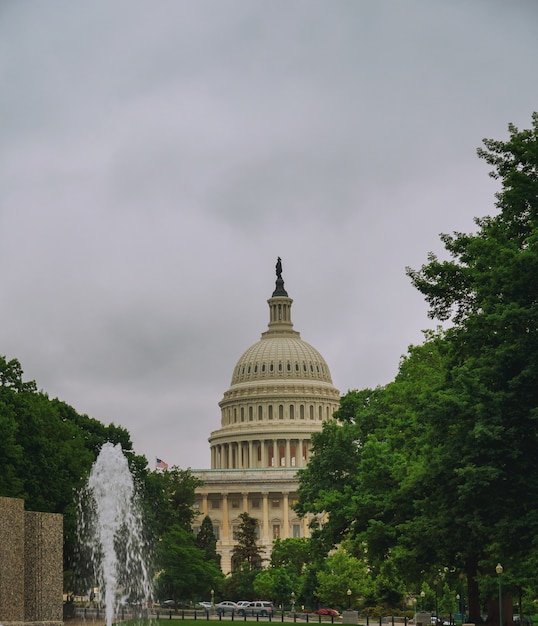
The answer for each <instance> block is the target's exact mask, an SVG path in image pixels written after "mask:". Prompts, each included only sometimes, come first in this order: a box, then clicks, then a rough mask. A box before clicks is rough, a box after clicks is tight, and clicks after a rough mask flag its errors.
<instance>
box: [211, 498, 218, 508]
mask: <svg viewBox="0 0 538 626" xmlns="http://www.w3.org/2000/svg"><path fill="white" fill-rule="evenodd" d="M211 508H212V509H220V500H211Z"/></svg>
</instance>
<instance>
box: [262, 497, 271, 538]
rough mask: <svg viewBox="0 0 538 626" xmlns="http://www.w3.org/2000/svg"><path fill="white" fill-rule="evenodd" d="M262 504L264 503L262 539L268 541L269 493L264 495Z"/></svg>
mask: <svg viewBox="0 0 538 626" xmlns="http://www.w3.org/2000/svg"><path fill="white" fill-rule="evenodd" d="M262 502H263V525H262V532H263V537H262V539H268V537H269V494H268V493H267V492H264V493H262Z"/></svg>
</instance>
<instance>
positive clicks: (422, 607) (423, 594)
mask: <svg viewBox="0 0 538 626" xmlns="http://www.w3.org/2000/svg"><path fill="white" fill-rule="evenodd" d="M425 595H426V592H425V591H424V589H423V590H422V591H421V592H420V610H421V611H424V596H425Z"/></svg>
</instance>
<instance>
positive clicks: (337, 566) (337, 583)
mask: <svg viewBox="0 0 538 626" xmlns="http://www.w3.org/2000/svg"><path fill="white" fill-rule="evenodd" d="M317 582H318V585H317V588H316V594H317V596H318V597H319V599H320V600H321V602H322V603H323V604H325V605H328V606H338V607H346V608H347V605H348V602H350V603H353V606H354V607H356V606H357V605H358V604H359V603H361V602H362V601H363V599H364V598H365V597H366V596H367V595H368V591H369V589H368V571H367V567H366V563H365V561H364V560H363V559H357V558H356V557H354V556H352V555H350V554H349V553H348V552H347V550H346V549H345V548H343V547H340V548H338V550H336V551H335V552H333V553H332V554H330V555H329V556H328V557H327V559H326V561H325V564H324V567H323V568H322V569H321V570H319V571H318V574H317ZM348 589H349V590H350V591H351V594H350V595H349V596H348V593H347V591H348Z"/></svg>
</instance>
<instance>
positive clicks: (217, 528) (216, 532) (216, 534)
mask: <svg viewBox="0 0 538 626" xmlns="http://www.w3.org/2000/svg"><path fill="white" fill-rule="evenodd" d="M213 532H214V533H215V539H216V540H217V541H218V540H219V539H220V526H213Z"/></svg>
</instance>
